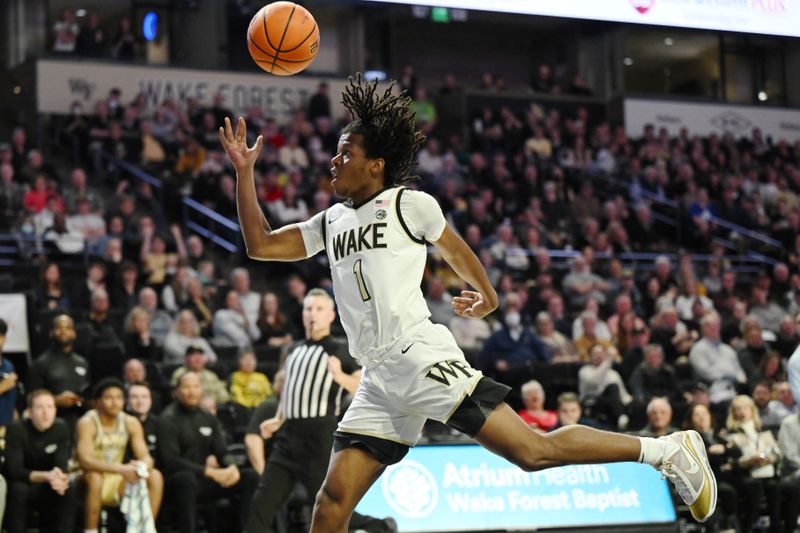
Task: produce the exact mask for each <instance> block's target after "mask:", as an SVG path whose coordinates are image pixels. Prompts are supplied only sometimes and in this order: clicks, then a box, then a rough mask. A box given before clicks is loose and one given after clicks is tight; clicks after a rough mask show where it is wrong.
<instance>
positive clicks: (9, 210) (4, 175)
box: [0, 163, 25, 231]
mask: <svg viewBox="0 0 800 533" xmlns="http://www.w3.org/2000/svg"><path fill="white" fill-rule="evenodd" d="M24 194H25V191H24V190H23V188H22V185H20V184H19V183H17V182H16V181H14V167H13V166H12V165H11V163H1V164H0V228H2V229H4V230H5V231H9V230H11V229H12V228H13V227H14V226H15V225H16V222H17V219H18V218H19V215H20V213H21V212H22V202H23V197H24Z"/></svg>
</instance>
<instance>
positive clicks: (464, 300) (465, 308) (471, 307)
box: [452, 291, 491, 318]
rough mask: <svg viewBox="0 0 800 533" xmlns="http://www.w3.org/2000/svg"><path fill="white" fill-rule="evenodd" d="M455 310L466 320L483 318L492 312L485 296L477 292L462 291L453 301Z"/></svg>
mask: <svg viewBox="0 0 800 533" xmlns="http://www.w3.org/2000/svg"><path fill="white" fill-rule="evenodd" d="M452 305H453V310H454V311H455V313H456V314H457V315H458V316H463V317H464V318H483V317H485V316H486V315H488V314H489V313H490V312H491V309H489V306H488V305H486V302H485V301H484V299H483V295H482V294H481V293H479V292H475V291H461V296H456V297H455V298H453V301H452Z"/></svg>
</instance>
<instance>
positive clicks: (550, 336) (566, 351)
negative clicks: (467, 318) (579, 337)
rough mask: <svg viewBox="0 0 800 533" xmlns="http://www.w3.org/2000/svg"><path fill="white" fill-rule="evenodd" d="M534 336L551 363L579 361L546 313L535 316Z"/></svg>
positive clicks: (570, 345) (569, 343)
mask: <svg viewBox="0 0 800 533" xmlns="http://www.w3.org/2000/svg"><path fill="white" fill-rule="evenodd" d="M536 335H538V337H539V340H541V341H542V342H543V343H544V344H545V346H547V349H548V350H549V351H550V353H551V354H552V356H553V357H552V359H551V362H552V363H576V362H578V361H579V360H580V357H579V355H578V351H577V350H576V349H575V346H574V345H573V344H572V341H570V340H569V339H568V338H566V337H565V336H564V335H562V334H561V332H560V331H557V330H556V329H555V324H554V323H553V319H552V318H551V317H550V314H549V313H548V312H547V311H540V312H539V313H538V314H537V315H536ZM456 339H458V337H457V336H456Z"/></svg>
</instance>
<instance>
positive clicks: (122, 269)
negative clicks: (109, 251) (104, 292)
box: [108, 239, 171, 334]
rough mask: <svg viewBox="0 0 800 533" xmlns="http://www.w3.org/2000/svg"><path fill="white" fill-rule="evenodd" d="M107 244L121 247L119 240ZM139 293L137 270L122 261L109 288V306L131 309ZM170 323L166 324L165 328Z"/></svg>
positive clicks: (130, 263)
mask: <svg viewBox="0 0 800 533" xmlns="http://www.w3.org/2000/svg"><path fill="white" fill-rule="evenodd" d="M111 243H115V244H111ZM108 244H109V245H110V246H113V247H115V248H116V247H118V246H121V243H120V241H119V239H112V240H111V241H109V243H108ZM120 255H121V248H120ZM139 291H140V288H139V268H138V267H137V266H136V264H135V263H133V262H131V261H123V262H122V263H121V264H120V266H119V278H117V279H114V284H113V285H112V286H111V305H112V306H113V307H115V308H117V309H131V308H133V307H135V306H136V305H137V304H138V301H139ZM162 313H163V311H162ZM149 314H150V313H149V312H148V315H149ZM167 319H168V320H169V317H167ZM170 322H171V321H170ZM170 322H168V323H166V327H167V328H169V324H170ZM165 334H166V333H165Z"/></svg>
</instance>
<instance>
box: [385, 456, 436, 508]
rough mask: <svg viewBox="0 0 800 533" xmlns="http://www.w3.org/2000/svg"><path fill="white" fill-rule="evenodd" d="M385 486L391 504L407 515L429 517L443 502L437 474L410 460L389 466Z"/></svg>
mask: <svg viewBox="0 0 800 533" xmlns="http://www.w3.org/2000/svg"><path fill="white" fill-rule="evenodd" d="M381 486H382V488H383V497H384V498H386V501H387V503H388V504H389V506H390V507H391V508H392V509H394V510H395V512H397V514H399V515H400V516H404V517H406V518H425V517H426V516H428V515H429V514H431V513H432V512H433V510H434V509H436V504H437V502H438V501H439V487H438V486H437V485H436V480H435V479H434V477H433V475H432V474H431V473H430V471H429V470H428V469H427V468H425V467H424V466H422V465H421V464H420V463H417V462H415V461H409V460H408V459H406V460H405V461H403V462H402V463H399V464H396V465H392V466H390V467H389V468H387V469H386V472H385V473H384V474H383V481H382V485H381Z"/></svg>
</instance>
